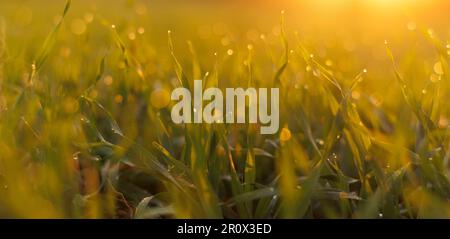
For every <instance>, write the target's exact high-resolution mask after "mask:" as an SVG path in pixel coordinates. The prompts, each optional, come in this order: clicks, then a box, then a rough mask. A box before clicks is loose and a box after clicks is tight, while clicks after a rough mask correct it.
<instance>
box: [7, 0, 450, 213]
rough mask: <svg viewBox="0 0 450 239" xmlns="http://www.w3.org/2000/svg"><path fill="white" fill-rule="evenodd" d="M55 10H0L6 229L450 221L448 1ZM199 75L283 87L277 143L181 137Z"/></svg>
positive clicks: (233, 131)
mask: <svg viewBox="0 0 450 239" xmlns="http://www.w3.org/2000/svg"><path fill="white" fill-rule="evenodd" d="M374 1H375V0H374ZM49 2H50V1H44V0H42V1H33V2H31V1H27V2H16V1H4V2H2V3H0V16H2V18H1V19H0V217H18V218H47V217H52V218H53V217H56V218H65V217H75V218H86V217H87V218H103V217H107V218H117V217H135V218H160V217H163V218H222V217H225V218H448V217H450V203H449V199H450V184H449V157H450V153H449V143H450V142H449V132H450V131H449V129H450V128H449V122H448V120H449V118H450V112H449V110H450V108H449V107H448V106H447V102H449V98H450V95H449V89H450V84H449V82H448V80H449V79H448V77H447V76H448V73H449V64H448V58H449V55H450V45H449V42H448V41H446V40H445V39H448V37H449V33H450V32H449V29H448V26H445V24H442V22H444V20H445V17H440V15H439V14H438V13H439V11H437V10H438V9H440V6H446V3H445V2H440V1H436V6H435V7H436V8H435V9H436V14H435V16H434V17H433V19H434V22H425V21H424V23H422V22H421V21H420V19H423V18H420V17H417V15H415V16H416V17H417V21H414V20H411V19H408V17H405V16H403V15H402V13H403V12H400V10H398V9H400V8H398V9H397V10H398V11H399V12H398V16H395V17H392V16H393V15H396V14H397V13H396V12H395V11H393V10H392V9H391V10H390V11H392V13H389V11H388V10H389V8H388V10H386V11H387V12H388V13H386V12H385V14H386V15H382V14H381V13H380V16H381V17H380V16H379V17H378V18H376V17H374V16H372V15H370V16H367V17H366V18H364V20H361V22H357V21H356V20H355V19H353V18H352V17H350V16H347V18H343V17H342V16H336V15H330V16H333V17H334V18H333V19H329V18H327V17H325V16H313V17H311V16H310V15H307V14H306V13H307V12H308V11H306V12H305V10H304V11H303V12H302V11H301V10H300V9H301V8H300V9H298V8H295V3H293V2H290V1H282V3H283V4H284V5H283V4H281V3H280V4H278V5H277V4H274V3H266V2H265V3H261V4H260V5H258V3H257V1H254V2H253V1H252V2H251V3H248V4H241V3H238V2H234V1H233V2H229V3H224V2H222V1H219V2H217V3H214V4H206V3H204V2H200V3H198V2H192V3H189V4H186V3H181V2H176V3H175V2H174V3H172V5H170V4H167V3H163V2H150V3H149V2H144V1H142V2H141V1H117V2H113V3H112V2H105V1H95V3H92V2H91V1H89V2H88V1H73V2H72V4H71V5H70V1H69V2H67V4H66V6H65V7H64V3H63V2H60V4H55V3H54V2H53V1H52V3H53V4H49ZM319 2H324V1H319ZM383 2H384V3H383V4H386V2H385V1H383ZM42 4H47V5H49V6H48V8H47V6H45V7H44V5H42ZM323 4H329V6H333V7H331V8H334V7H335V5H332V4H335V3H331V2H328V3H325V2H324V3H323ZM380 4H381V3H380ZM383 4H382V5H383ZM439 4H441V5H439ZM50 5H51V6H50ZM312 5H314V4H312ZM273 6H275V7H273ZM327 6H328V5H323V6H321V7H319V9H328V10H330V9H329V8H327ZM329 6H328V7H329ZM383 6H384V5H383ZM281 7H283V8H286V9H287V13H285V14H281V15H282V16H281V17H282V20H281V21H280V19H279V18H280V13H279V10H280V9H282V8H281ZM310 7H311V6H310ZM397 7H398V6H397ZM275 8H276V9H277V10H276V12H274V11H273V9H275ZM374 8H376V6H370V7H369V8H368V9H365V8H361V9H356V10H355V11H356V12H359V13H360V12H361V11H362V12H364V11H366V13H369V12H370V11H371V10H372V9H374ZM236 9H246V10H248V11H247V12H246V14H242V15H240V16H234V15H233V14H236ZM364 9H365V10H364ZM378 10H379V11H381V12H383V11H384V10H383V9H378ZM311 11H312V10H311ZM324 11H325V10H324ZM330 11H331V10H330ZM299 12H302V13H305V15H304V17H302V16H303V15H302V16H295V13H299ZM265 13H267V15H265ZM373 14H374V13H373ZM389 14H392V15H389ZM284 15H286V16H284ZM293 15H294V16H293ZM374 15H375V14H374ZM382 16H384V17H385V18H383V17H382ZM359 17H361V15H359ZM284 18H286V19H284ZM283 19H284V20H283ZM324 19H325V20H324ZM326 19H328V20H326ZM374 19H376V21H379V22H378V23H377V22H375V23H374V22H371V20H372V21H375V20H374ZM392 19H396V21H391V20H392ZM405 19H407V21H404V20H405ZM308 21H309V22H308ZM333 21H335V23H334V24H332V23H331V22H333ZM386 23H390V24H391V25H389V26H387V25H383V27H380V25H379V24H386ZM316 24H317V25H316ZM293 26H296V27H297V26H298V28H299V29H297V28H296V27H293ZM428 26H430V27H431V26H434V28H433V29H431V28H429V27H428ZM446 27H447V28H446ZM168 30H171V31H170V32H169V35H168V34H167V31H168ZM385 39H387V42H386V43H385V41H384V40H385ZM194 79H203V80H204V81H205V82H206V83H205V84H206V85H208V86H215V87H219V88H222V89H223V88H226V87H237V86H240V87H247V86H252V87H279V88H280V93H281V94H280V121H281V128H280V131H279V132H278V133H277V134H276V135H269V136H267V135H265V136H262V135H260V134H259V133H258V125H251V124H241V125H231V124H230V125H228V124H226V125H225V124H212V125H208V124H192V125H175V124H173V123H172V121H171V119H170V108H171V105H172V104H173V102H170V100H169V96H170V92H171V90H172V89H174V88H176V87H179V86H180V85H183V86H185V87H191V86H192V84H193V80H194Z"/></svg>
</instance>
